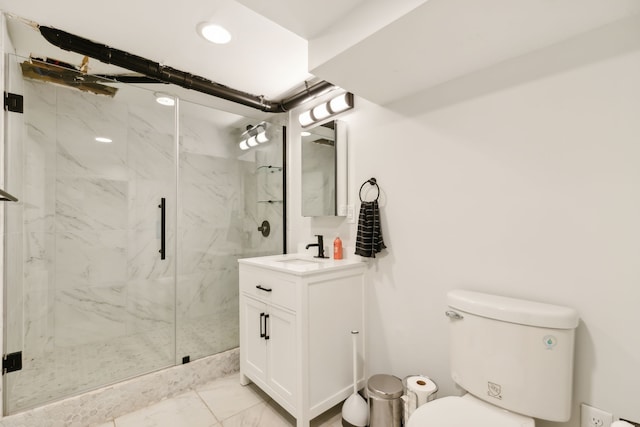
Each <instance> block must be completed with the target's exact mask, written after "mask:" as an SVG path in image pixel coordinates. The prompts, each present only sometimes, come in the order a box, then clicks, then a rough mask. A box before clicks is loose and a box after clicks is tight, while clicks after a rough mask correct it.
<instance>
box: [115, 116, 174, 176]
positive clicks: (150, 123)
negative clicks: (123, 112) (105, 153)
mask: <svg viewBox="0 0 640 427" xmlns="http://www.w3.org/2000/svg"><path fill="white" fill-rule="evenodd" d="M152 111H155V112H156V114H155V115H153V114H151V112H150V111H149V110H147V109H140V108H138V107H136V106H131V107H130V108H129V123H128V129H127V132H128V137H127V139H128V142H129V144H128V148H127V149H128V157H127V162H128V167H129V171H130V174H131V177H130V179H132V180H133V179H137V178H141V179H145V180H155V181H159V182H171V183H173V182H174V181H175V162H176V159H175V158H176V152H175V151H176V150H175V146H174V144H175V141H174V139H175V138H174V133H175V132H174V128H173V126H174V123H173V122H174V119H173V115H172V114H169V113H172V112H173V110H167V109H161V110H157V109H153V110H152Z"/></svg>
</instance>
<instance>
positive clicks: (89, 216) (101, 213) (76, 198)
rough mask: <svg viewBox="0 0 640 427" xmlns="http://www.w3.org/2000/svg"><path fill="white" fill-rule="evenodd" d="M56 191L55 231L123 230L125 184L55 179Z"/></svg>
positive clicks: (112, 181)
mask: <svg viewBox="0 0 640 427" xmlns="http://www.w3.org/2000/svg"><path fill="white" fill-rule="evenodd" d="M56 189H57V190H56V195H57V198H56V230H59V231H62V230H65V231H72V230H123V229H125V228H126V226H127V183H126V181H114V180H109V179H101V178H73V177H60V176H59V177H58V178H57V180H56Z"/></svg>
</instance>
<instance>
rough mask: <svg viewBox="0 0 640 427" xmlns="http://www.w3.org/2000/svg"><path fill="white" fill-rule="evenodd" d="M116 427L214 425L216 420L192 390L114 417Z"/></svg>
mask: <svg viewBox="0 0 640 427" xmlns="http://www.w3.org/2000/svg"><path fill="white" fill-rule="evenodd" d="M115 426H116V427H216V426H219V424H218V420H217V419H216V418H215V417H214V416H213V414H212V413H211V411H210V410H209V408H207V406H206V405H205V404H204V403H203V402H202V400H201V399H200V397H199V396H198V394H197V393H196V392H194V391H190V392H188V393H185V394H182V395H180V396H176V397H174V398H172V399H167V400H163V401H161V402H159V403H156V404H155V405H151V406H148V407H146V408H143V409H140V410H138V411H136V412H132V413H130V414H127V415H123V416H122V417H118V418H116V419H115Z"/></svg>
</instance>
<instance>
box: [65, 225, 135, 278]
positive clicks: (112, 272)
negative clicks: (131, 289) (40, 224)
mask: <svg viewBox="0 0 640 427" xmlns="http://www.w3.org/2000/svg"><path fill="white" fill-rule="evenodd" d="M55 272H56V273H55V275H56V276H55V277H56V279H55V281H56V282H55V283H56V289H58V290H60V289H70V288H87V287H95V286H112V285H113V284H114V283H124V282H126V280H127V232H126V231H125V230H114V231H111V230H104V231H69V232H60V233H56V253H55Z"/></svg>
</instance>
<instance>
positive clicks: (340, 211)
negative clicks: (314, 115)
mask: <svg viewBox="0 0 640 427" xmlns="http://www.w3.org/2000/svg"><path fill="white" fill-rule="evenodd" d="M301 135H302V136H301V140H302V156H301V157H302V216H310V217H315V216H346V214H347V212H346V211H347V132H346V124H345V123H344V122H341V121H338V120H334V121H330V122H327V123H323V124H321V125H318V126H316V127H313V128H311V129H308V130H306V132H305V131H303V132H302V134H301Z"/></svg>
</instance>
